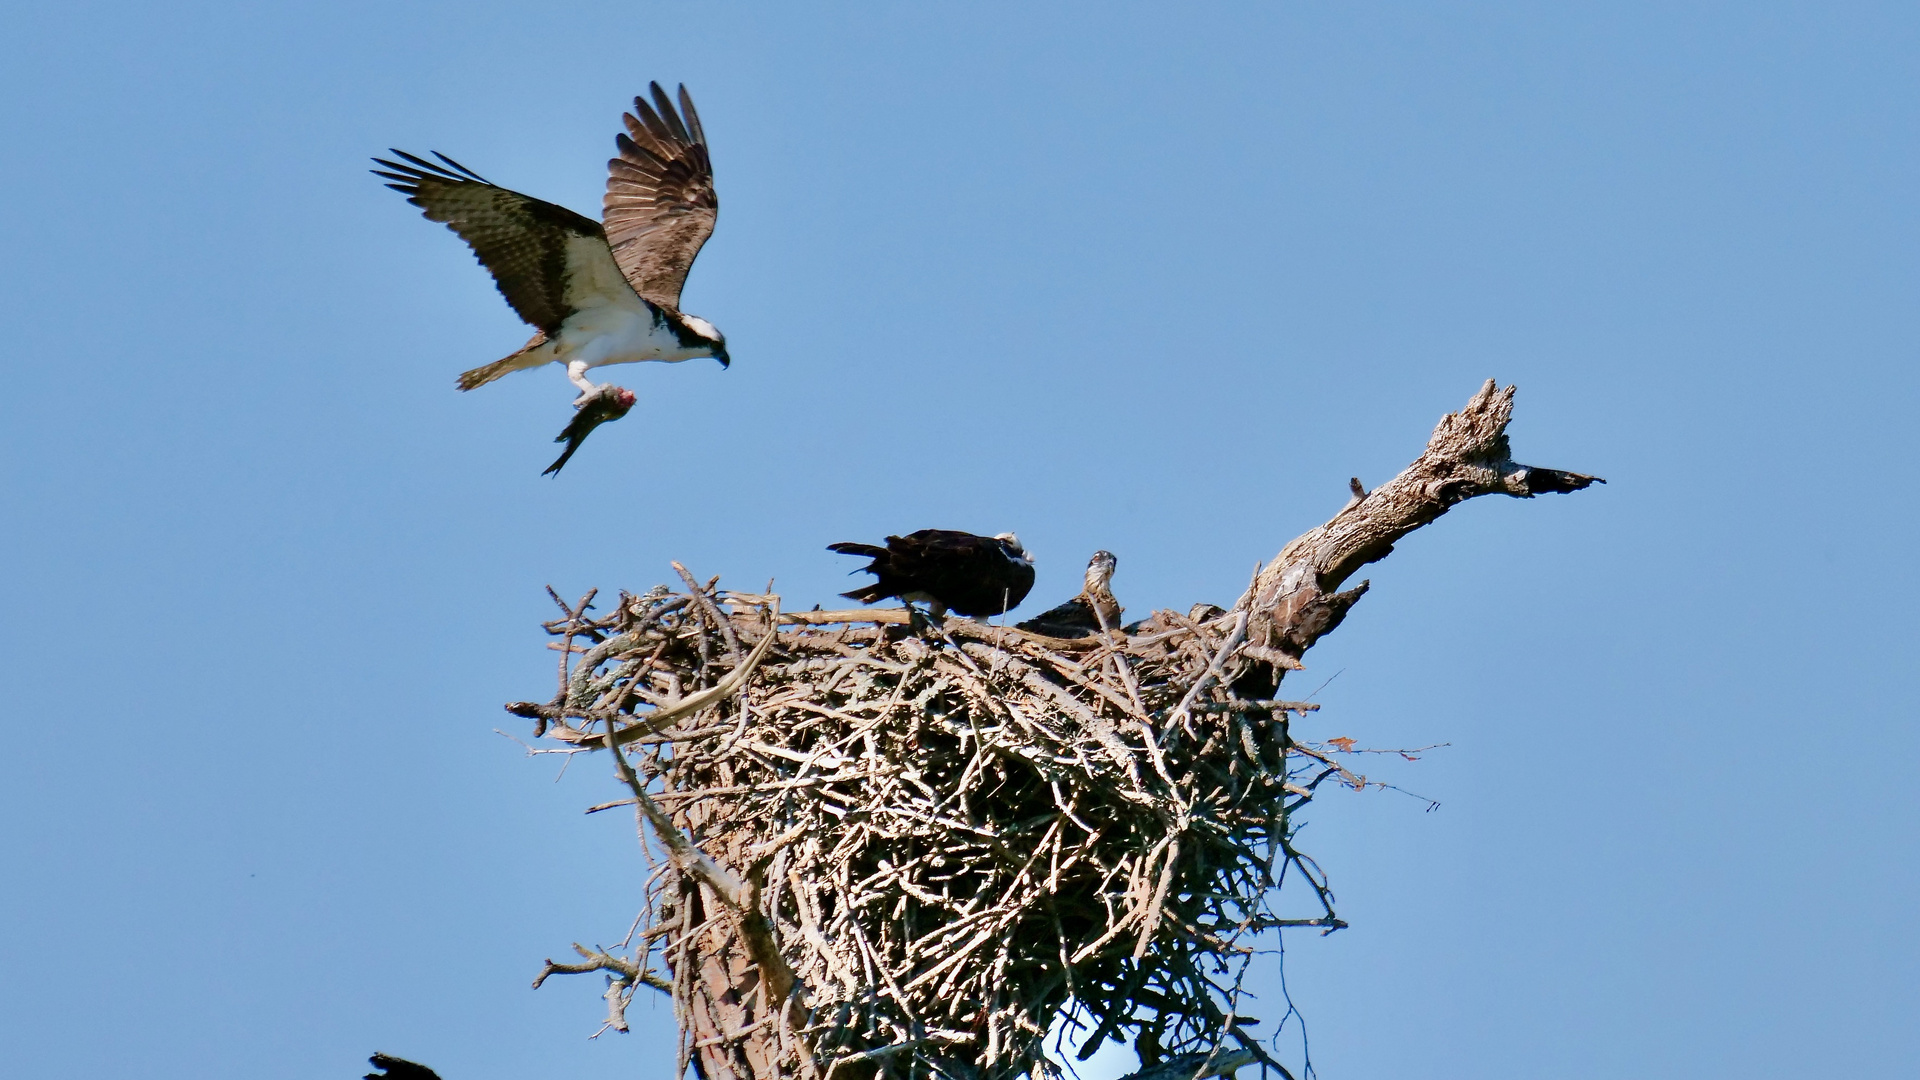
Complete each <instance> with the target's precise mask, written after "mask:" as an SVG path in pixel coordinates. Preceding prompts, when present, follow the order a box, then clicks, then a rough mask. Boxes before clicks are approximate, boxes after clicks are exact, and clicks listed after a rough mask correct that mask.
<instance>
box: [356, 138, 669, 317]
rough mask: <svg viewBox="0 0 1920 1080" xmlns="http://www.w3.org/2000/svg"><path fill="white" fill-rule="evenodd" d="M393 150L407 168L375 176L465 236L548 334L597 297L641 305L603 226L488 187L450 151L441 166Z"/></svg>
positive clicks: (523, 313)
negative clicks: (384, 180)
mask: <svg viewBox="0 0 1920 1080" xmlns="http://www.w3.org/2000/svg"><path fill="white" fill-rule="evenodd" d="M393 153H394V154H395V155H396V156H398V157H400V158H403V159H405V161H404V163H403V162H397V161H388V160H386V159H384V158H374V159H373V160H374V161H376V162H378V163H379V164H380V165H382V166H384V171H383V170H381V169H375V170H373V174H374V175H375V176H379V177H382V178H384V179H386V180H389V181H391V183H389V184H387V186H388V187H390V188H392V189H393V190H395V191H398V192H400V193H401V194H402V195H405V196H406V197H407V201H408V202H410V203H412V204H413V205H415V206H417V207H419V208H420V209H421V210H422V211H423V212H424V213H425V214H426V216H427V219H428V220H429V221H438V222H442V223H444V224H445V225H446V226H447V227H448V228H450V229H452V230H453V231H454V232H456V233H458V234H459V235H460V239H462V240H465V241H466V242H467V246H469V247H471V248H473V253H474V255H475V256H476V257H478V258H479V260H480V263H481V265H483V266H485V267H486V268H487V270H488V271H489V272H490V273H492V274H493V280H494V284H496V285H498V286H499V287H500V295H501V296H504V297H506V298H507V303H509V304H511V305H513V310H514V311H516V312H518V313H519V315H520V317H521V318H522V319H525V320H526V321H527V322H528V323H530V324H532V325H534V326H536V327H539V328H540V332H541V333H543V334H546V335H547V336H549V337H551V336H553V335H555V334H557V333H558V332H559V330H560V323H561V321H562V320H564V319H565V318H566V317H567V316H568V315H569V314H570V313H572V312H573V311H574V310H575V309H577V308H579V307H581V306H583V305H582V304H581V301H582V300H584V299H586V298H588V297H590V296H594V295H598V296H600V297H602V298H603V299H605V300H611V301H612V302H615V303H619V302H621V301H622V300H624V301H625V303H626V304H628V305H635V306H637V300H636V299H634V298H633V297H632V295H631V289H630V287H629V286H627V285H626V283H625V281H624V280H623V279H622V277H621V275H620V269H619V267H618V266H616V265H615V264H614V261H613V253H612V252H611V251H610V250H608V248H607V238H606V234H605V233H604V232H602V231H601V229H600V225H599V223H598V222H595V221H593V220H592V219H591V218H587V217H583V216H581V215H579V214H576V213H574V212H573V211H571V210H569V209H567V208H566V207H564V206H555V205H554V204H552V203H550V202H544V201H542V200H540V199H536V198H533V197H532V196H530V195H522V194H520V193H519V192H517V191H508V190H507V189H506V188H503V187H500V186H499V185H497V184H493V183H489V182H488V181H487V180H485V179H483V178H482V177H481V176H480V175H479V174H478V173H476V172H474V171H473V170H472V169H469V168H467V167H466V166H464V165H462V164H460V163H459V162H457V161H455V160H453V159H452V158H450V157H447V156H446V155H445V154H440V153H436V154H434V156H435V157H437V158H439V159H440V162H441V163H440V164H435V163H433V162H431V161H426V160H424V159H422V158H417V157H414V156H413V155H412V154H409V153H406V152H405V151H402V150H395V151H393ZM621 293H627V294H628V296H626V297H622V296H621V295H620V294H621Z"/></svg>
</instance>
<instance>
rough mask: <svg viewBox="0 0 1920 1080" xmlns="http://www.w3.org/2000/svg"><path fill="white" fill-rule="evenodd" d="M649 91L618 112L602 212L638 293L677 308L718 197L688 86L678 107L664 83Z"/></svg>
mask: <svg viewBox="0 0 1920 1080" xmlns="http://www.w3.org/2000/svg"><path fill="white" fill-rule="evenodd" d="M651 90H652V93H653V103H652V104H651V105H650V104H648V103H647V100H646V99H645V98H640V97H636V98H634V99H633V112H631V113H627V114H625V115H623V116H622V117H621V118H620V119H621V120H623V121H624V122H625V123H626V128H627V130H626V133H625V134H622V135H620V136H618V137H616V138H615V140H614V143H615V145H616V146H618V147H619V149H620V156H619V157H617V158H614V159H613V160H611V161H609V162H607V195H606V200H605V202H604V204H603V209H602V213H601V217H602V219H603V224H604V225H605V227H606V236H607V243H608V244H610V245H612V247H613V258H614V261H615V262H617V263H618V264H619V265H620V272H621V273H622V274H625V275H626V278H627V283H628V284H630V285H632V286H633V291H634V292H637V293H639V294H640V295H641V296H644V297H646V298H647V299H649V300H651V301H653V302H654V303H656V304H659V305H661V306H663V307H669V308H672V309H674V310H676V311H677V310H679V308H680V288H681V286H682V285H684V284H686V280H687V271H688V270H689V269H691V268H692V267H693V260H694V257H695V256H697V255H699V254H700V248H701V247H702V246H704V245H705V244H706V242H707V237H709V236H712V235H713V223H714V219H715V218H716V217H717V216H718V215H719V213H720V200H719V198H718V197H717V196H716V195H715V194H714V190H713V162H712V161H711V160H710V159H709V158H708V156H707V135H706V132H705V131H704V130H702V129H701V127H700V114H699V113H697V112H695V111H694V109H693V98H691V97H689V96H688V95H687V88H686V87H685V86H682V87H681V88H680V109H679V111H678V112H676V111H675V110H674V107H673V99H671V98H669V97H668V96H667V92H666V91H665V90H662V89H661V88H660V84H659V83H653V84H652V85H651ZM683 117H684V119H683Z"/></svg>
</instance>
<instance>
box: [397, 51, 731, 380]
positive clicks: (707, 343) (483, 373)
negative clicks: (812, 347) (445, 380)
mask: <svg viewBox="0 0 1920 1080" xmlns="http://www.w3.org/2000/svg"><path fill="white" fill-rule="evenodd" d="M652 92H653V104H652V105H649V104H648V103H647V101H646V100H645V99H644V98H634V99H633V112H631V113H628V114H626V115H625V116H623V117H622V118H621V119H623V120H624V121H625V122H626V127H627V131H626V134H624V135H620V136H619V137H618V138H617V139H616V140H615V144H616V146H617V147H618V148H619V151H620V156H619V157H616V158H614V159H613V160H612V161H609V162H608V163H607V194H606V199H605V202H604V204H603V208H602V215H601V216H602V218H603V220H602V221H594V220H593V219H591V218H588V217H583V216H581V215H579V214H576V213H574V212H573V211H571V210H569V209H567V208H566V207H564V206H556V205H554V204H553V203H550V202H544V201H542V200H540V199H536V198H533V197H532V196H530V195H522V194H520V193H519V192H517V191H509V190H507V189H506V188H503V187H500V186H498V185H496V184H493V183H490V182H488V181H487V180H485V179H484V178H482V177H481V176H480V175H479V174H478V173H475V172H474V171H473V170H472V169H469V168H467V167H466V166H464V165H462V164H460V163H459V162H457V161H455V160H453V159H452V158H450V157H447V156H446V155H445V154H440V153H435V154H434V155H433V156H434V157H436V158H438V159H439V162H438V163H435V162H432V161H427V160H425V159H424V158H418V157H415V156H413V155H412V154H409V153H405V152H404V151H400V150H395V151H394V152H393V153H394V154H395V155H396V156H398V157H400V158H402V159H403V160H402V161H388V160H386V159H384V158H375V159H374V161H375V162H377V163H379V164H380V165H381V166H382V168H381V169H376V170H374V175H376V176H380V177H383V178H385V179H387V180H390V181H392V183H389V184H388V185H387V186H388V187H390V188H393V189H394V190H395V191H398V192H400V193H401V194H403V195H405V196H407V201H408V202H410V203H412V204H413V205H415V206H417V207H419V208H420V209H421V210H422V211H423V212H425V214H426V216H427V218H428V219H429V220H431V221H439V222H443V223H445V224H446V226H447V227H448V228H450V229H452V230H453V231H454V232H456V233H458V234H459V235H460V239H462V240H465V241H466V242H467V244H468V246H469V247H471V248H473V253H474V255H475V256H476V257H478V258H479V260H480V262H481V264H482V265H484V266H485V267H486V268H487V270H488V271H489V272H490V273H492V274H493V280H494V283H495V284H496V285H498V286H499V287H500V295H502V296H504V297H506V299H507V303H508V304H511V305H512V306H513V310H514V311H515V312H517V313H518V314H519V316H520V317H521V318H522V319H525V320H526V321H527V323H528V324H529V325H531V326H533V327H534V328H535V330H536V331H537V332H536V333H535V334H534V335H533V338H532V340H530V341H528V342H527V343H526V345H524V346H522V347H521V349H520V351H519V352H516V353H514V354H513V355H512V356H509V357H507V358H505V359H503V360H496V361H494V362H493V363H491V364H487V365H485V366H484V367H477V368H474V369H473V370H472V371H469V372H466V373H465V374H463V375H461V376H460V389H462V390H471V389H473V388H474V387H476V386H481V385H484V384H486V383H490V382H492V381H493V380H495V379H497V378H499V377H500V376H502V375H505V374H506V373H507V372H509V371H519V370H521V369H523V368H532V367H539V366H540V365H541V364H545V363H557V364H564V365H566V368H567V378H569V379H571V380H572V381H573V384H574V385H575V386H577V387H579V388H580V398H579V399H578V403H581V404H584V403H585V401H586V399H587V397H588V396H589V395H591V394H593V393H594V392H595V391H596V390H598V389H599V387H597V386H595V385H594V384H593V383H591V382H589V381H587V377H586V376H587V370H588V369H589V368H596V367H600V366H602V365H605V364H627V363H633V362H635V361H639V360H659V361H664V362H666V363H678V362H680V361H682V360H692V359H694V358H695V357H709V358H711V359H714V360H718V361H720V366H721V367H725V366H727V364H728V363H729V358H728V356H727V339H726V337H725V336H723V335H722V334H721V333H720V331H718V330H716V329H714V327H713V324H712V323H710V322H708V321H707V320H705V319H702V318H699V317H697V316H694V315H688V314H685V313H684V312H682V311H681V310H680V288H681V286H682V285H683V284H685V283H686V280H687V271H688V270H689V269H691V268H692V266H693V259H694V256H696V255H698V254H700V248H701V246H702V245H704V244H705V243H706V242H707V237H709V236H711V235H713V223H714V219H715V217H716V216H717V215H718V214H719V210H720V201H719V199H717V198H716V197H715V196H714V192H713V163H712V162H711V161H710V160H709V159H708V157H707V136H706V133H705V132H704V131H702V130H701V129H700V115H699V114H698V113H696V112H694V110H693V99H692V98H691V97H688V96H687V88H686V87H684V86H682V87H681V88H680V110H679V111H678V112H676V111H675V110H674V107H673V101H672V100H671V99H670V98H668V97H667V92H666V91H665V90H662V89H660V84H659V83H654V84H652Z"/></svg>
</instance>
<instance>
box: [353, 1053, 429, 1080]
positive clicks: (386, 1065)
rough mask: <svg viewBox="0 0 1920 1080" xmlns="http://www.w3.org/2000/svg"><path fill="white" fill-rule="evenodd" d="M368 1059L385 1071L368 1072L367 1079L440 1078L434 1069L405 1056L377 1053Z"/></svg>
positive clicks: (419, 1079) (409, 1079)
mask: <svg viewBox="0 0 1920 1080" xmlns="http://www.w3.org/2000/svg"><path fill="white" fill-rule="evenodd" d="M367 1060H368V1061H370V1062H372V1063H373V1067H374V1068H376V1069H380V1070H383V1071H382V1072H379V1073H368V1074H367V1075H366V1080H440V1076H439V1074H438V1073H436V1072H434V1071H433V1070H432V1069H429V1068H427V1067H426V1066H425V1065H419V1064H416V1063H414V1062H411V1061H407V1060H405V1059H403V1058H397V1057H388V1056H387V1055H386V1054H375V1055H373V1056H372V1057H370V1058H368V1059H367Z"/></svg>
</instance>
